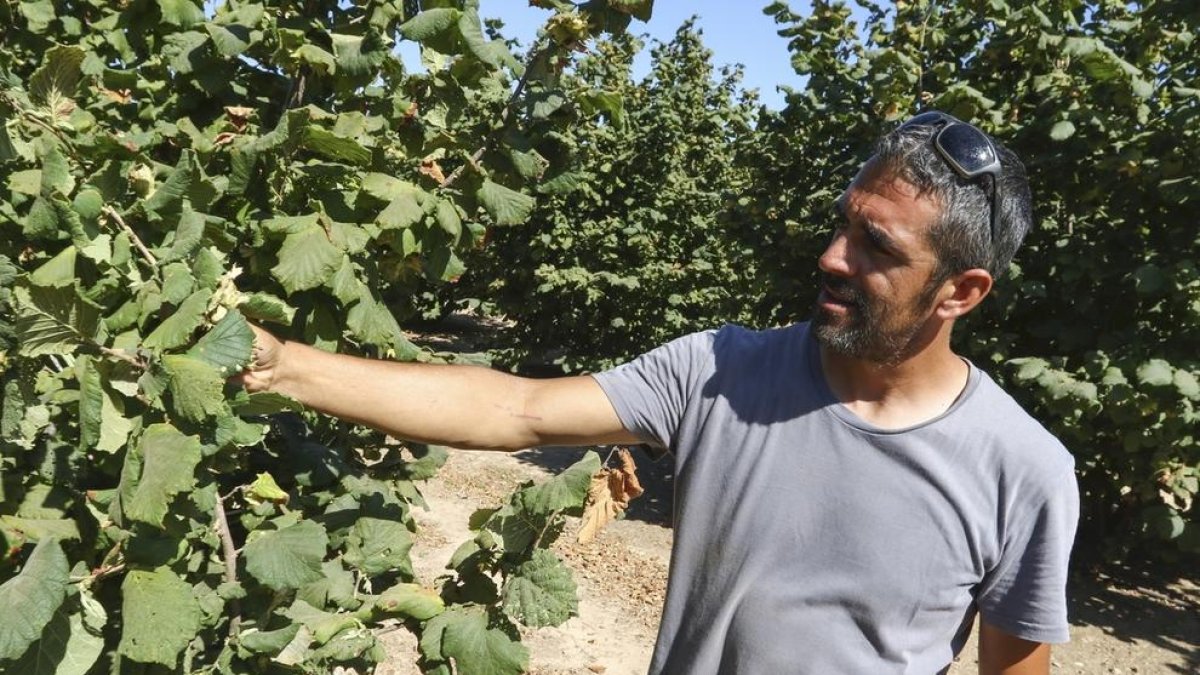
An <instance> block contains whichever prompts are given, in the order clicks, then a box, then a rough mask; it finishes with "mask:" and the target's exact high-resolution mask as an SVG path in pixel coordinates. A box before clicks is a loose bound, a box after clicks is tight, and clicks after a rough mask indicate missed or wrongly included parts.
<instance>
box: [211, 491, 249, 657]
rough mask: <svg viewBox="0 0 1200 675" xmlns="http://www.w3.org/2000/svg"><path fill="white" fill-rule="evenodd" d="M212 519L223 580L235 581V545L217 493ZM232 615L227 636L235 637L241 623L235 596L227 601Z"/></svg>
mask: <svg viewBox="0 0 1200 675" xmlns="http://www.w3.org/2000/svg"><path fill="white" fill-rule="evenodd" d="M213 520H214V521H215V525H216V528H217V537H219V538H220V539H221V548H222V550H223V551H224V555H223V556H222V557H223V558H224V561H225V581H226V582H228V583H234V584H236V583H237V580H238V578H237V547H235V546H234V545H233V534H232V533H231V532H230V531H229V520H228V519H227V518H226V517H225V504H224V503H223V502H222V499H221V495H217V505H216V507H215V508H214V509H213ZM229 608H230V609H231V610H233V611H232V614H233V616H231V617H230V619H229V637H237V634H238V630H239V629H240V628H241V624H242V602H241V601H240V600H238V599H237V598H234V599H232V600H230V601H229Z"/></svg>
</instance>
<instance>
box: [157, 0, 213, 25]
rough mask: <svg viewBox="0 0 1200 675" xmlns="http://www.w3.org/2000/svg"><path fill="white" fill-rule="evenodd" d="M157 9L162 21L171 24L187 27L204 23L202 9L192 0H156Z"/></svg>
mask: <svg viewBox="0 0 1200 675" xmlns="http://www.w3.org/2000/svg"><path fill="white" fill-rule="evenodd" d="M158 9H159V11H161V12H162V18H163V21H165V22H166V23H169V24H171V25H172V26H178V27H180V28H188V27H190V26H194V25H196V24H198V23H204V9H203V8H201V7H200V4H199V3H197V2H194V1H193V0H158Z"/></svg>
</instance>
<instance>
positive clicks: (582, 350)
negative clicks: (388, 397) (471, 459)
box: [462, 22, 754, 371]
mask: <svg viewBox="0 0 1200 675" xmlns="http://www.w3.org/2000/svg"><path fill="white" fill-rule="evenodd" d="M640 48H641V44H640V42H639V41H637V40H634V39H632V38H629V37H621V38H617V39H614V40H611V41H608V42H605V43H601V44H600V45H598V47H597V49H596V50H595V53H594V54H593V55H591V56H589V57H587V58H585V59H583V60H582V61H581V62H580V64H579V65H578V67H577V68H576V69H575V70H574V72H573V73H571V74H570V77H564V85H565V86H566V87H567V88H568V90H569V91H572V94H571V95H570V96H569V98H570V99H571V100H575V101H579V102H580V103H581V104H582V105H580V106H578V107H577V108H576V109H575V110H574V111H573V113H574V114H575V115H581V114H585V113H587V112H588V111H589V108H590V107H591V106H593V105H599V104H600V103H601V102H602V100H603V99H601V98H600V97H589V96H587V95H586V94H585V93H584V92H588V91H600V92H603V94H602V96H603V97H604V98H610V97H611V98H614V99H617V100H620V101H621V102H622V105H621V107H620V108H619V110H618V111H617V113H618V114H613V115H605V116H603V117H601V118H598V119H597V118H591V119H586V118H585V119H582V120H580V123H578V124H575V125H572V126H571V127H570V128H569V130H567V131H566V132H564V134H563V135H562V139H561V140H562V143H563V144H564V146H565V147H567V148H568V149H569V152H570V153H571V155H572V157H573V161H572V167H573V168H572V171H571V173H570V174H567V175H564V176H563V177H562V178H560V179H557V180H553V181H545V182H543V183H542V184H541V187H540V188H539V189H540V191H542V192H543V193H544V194H546V197H545V198H544V199H541V200H539V202H538V205H537V207H536V208H535V209H534V210H533V212H532V214H531V216H530V222H529V223H528V225H526V226H525V227H523V228H520V229H511V230H503V231H500V230H498V231H495V232H493V233H492V237H491V239H490V241H489V243H488V245H487V247H485V248H484V249H483V250H481V251H480V252H479V253H478V254H477V258H478V259H477V260H475V259H473V261H472V264H471V271H470V272H469V273H468V274H467V276H466V277H465V278H464V282H463V284H462V286H463V288H462V293H463V294H474V295H475V296H476V297H480V298H486V299H487V300H488V301H489V302H490V303H492V305H493V306H494V308H495V309H496V311H498V312H499V313H501V314H503V315H505V316H506V317H508V318H510V319H512V320H513V321H514V322H515V323H514V326H513V329H512V330H511V331H510V332H509V337H510V338H512V339H513V340H515V342H516V347H515V348H514V349H513V350H512V351H511V352H510V353H509V354H508V355H507V356H506V357H505V358H506V359H507V360H510V361H513V362H516V363H523V364H525V365H527V366H528V365H529V364H536V365H549V364H557V366H558V367H559V368H562V369H565V370H570V371H576V370H579V369H596V368H602V367H605V366H611V365H614V364H615V363H620V362H623V361H627V360H629V359H631V358H632V357H634V356H636V355H637V354H639V353H641V352H644V351H646V350H649V349H651V348H653V347H655V346H657V345H658V344H661V343H663V342H665V341H667V340H670V339H672V338H675V337H678V336H680V335H682V334H684V333H687V332H691V331H695V330H701V329H705V328H712V327H715V326H718V325H720V324H722V323H725V322H729V321H737V320H739V319H743V318H745V316H746V315H745V312H744V308H743V303H744V302H745V296H746V291H747V286H746V284H745V280H746V279H748V278H749V273H750V271H751V270H752V265H753V258H752V256H751V255H750V252H749V251H748V250H746V249H745V248H744V247H741V246H739V245H738V243H737V241H736V240H735V238H734V237H732V236H731V232H730V228H731V227H732V224H730V223H727V222H724V221H721V220H719V214H720V213H721V211H722V209H723V208H724V205H725V203H726V201H727V200H728V199H729V194H730V192H731V191H732V190H734V189H735V187H736V185H737V184H738V182H739V179H740V178H741V176H744V174H745V171H744V169H739V168H738V167H736V166H735V165H734V163H733V152H734V147H735V146H734V141H735V140H737V139H739V138H744V137H746V136H747V135H748V134H749V132H750V131H751V127H750V120H751V117H752V112H753V110H754V107H753V98H752V96H751V95H746V94H739V90H738V85H739V81H740V72H738V71H737V70H733V69H725V70H723V71H721V72H714V68H713V66H712V52H711V51H709V50H708V49H706V48H705V47H704V46H703V44H702V43H701V38H700V34H699V31H698V30H697V29H696V27H695V26H694V25H693V24H692V23H691V22H688V23H685V24H684V25H683V26H682V27H680V29H679V30H678V32H677V33H676V35H675V37H674V39H673V40H671V41H670V42H669V43H666V44H662V45H659V46H657V47H656V48H654V49H653V50H652V60H651V66H650V73H649V75H648V76H647V77H646V78H645V79H644V80H642V81H640V82H636V81H634V79H633V78H632V76H631V72H630V69H631V63H632V60H633V57H634V55H635V54H636V53H637V52H638V51H639V50H640ZM593 101H594V102H593ZM568 181H569V182H568Z"/></svg>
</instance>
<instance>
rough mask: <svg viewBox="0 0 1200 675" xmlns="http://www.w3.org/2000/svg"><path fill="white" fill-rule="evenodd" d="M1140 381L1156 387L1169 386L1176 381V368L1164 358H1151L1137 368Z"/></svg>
mask: <svg viewBox="0 0 1200 675" xmlns="http://www.w3.org/2000/svg"><path fill="white" fill-rule="evenodd" d="M1137 379H1138V382H1141V383H1142V384H1148V385H1151V386H1155V387H1168V386H1170V385H1171V384H1172V383H1173V382H1174V381H1175V369H1174V368H1172V367H1171V364H1169V363H1167V362H1166V361H1164V360H1162V359H1150V360H1149V361H1147V362H1146V363H1143V364H1142V365H1141V366H1139V367H1138V369H1137Z"/></svg>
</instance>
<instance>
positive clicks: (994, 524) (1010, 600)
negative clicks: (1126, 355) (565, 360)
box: [595, 324, 1079, 675]
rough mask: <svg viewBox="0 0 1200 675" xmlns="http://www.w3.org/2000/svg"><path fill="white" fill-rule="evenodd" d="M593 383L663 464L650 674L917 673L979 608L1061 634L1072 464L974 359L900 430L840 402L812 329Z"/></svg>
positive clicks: (1035, 631) (995, 618) (682, 356)
mask: <svg viewBox="0 0 1200 675" xmlns="http://www.w3.org/2000/svg"><path fill="white" fill-rule="evenodd" d="M595 378H596V380H597V382H599V383H600V386H601V387H602V388H603V390H604V391H605V393H606V394H607V395H608V397H609V399H610V400H611V401H612V403H613V406H614V407H615V408H616V411H617V414H618V415H619V416H620V419H621V422H622V423H623V424H624V425H625V427H626V428H627V429H629V430H630V431H633V432H634V433H636V434H637V435H638V436H639V437H641V438H643V439H644V440H646V441H647V442H650V443H653V444H656V445H661V446H662V447H665V448H667V449H669V450H670V451H671V452H672V453H673V455H674V458H675V513H674V516H675V517H674V523H675V545H674V550H673V551H672V555H671V571H670V578H669V579H670V580H669V583H668V589H667V599H666V605H665V607H664V611H663V618H662V625H661V627H660V629H659V634H658V644H657V646H656V647H655V651H654V659H653V661H652V663H651V666H650V672H651V673H680V674H686V675H703V674H705V673H718V672H719V673H752V674H756V673H820V674H826V673H872V674H878V673H920V674H922V675H928V674H930V673H937V672H939V671H942V670H944V669H946V668H947V666H948V665H949V663H950V662H951V660H952V659H953V657H954V655H955V654H956V653H957V652H958V651H959V650H960V649H961V648H962V645H963V643H964V642H965V641H966V639H967V636H968V633H969V631H970V627H971V624H972V622H973V621H974V618H975V614H976V613H977V612H981V613H982V615H983V617H984V619H985V620H986V621H988V622H989V623H991V624H993V625H995V626H997V627H998V628H1000V629H1002V630H1004V631H1006V632H1009V633H1012V634H1014V635H1017V636H1019V637H1022V638H1025V639H1027V640H1034V641H1039V642H1065V641H1067V639H1068V635H1067V611H1066V591H1065V586H1066V575H1067V559H1068V556H1069V554H1070V549H1071V543H1072V540H1073V538H1074V534H1075V524H1076V520H1077V518H1078V509H1079V496H1078V489H1077V486H1076V483H1075V478H1074V472H1073V469H1074V461H1073V459H1072V458H1071V455H1070V454H1068V453H1067V451H1066V449H1065V448H1063V446H1062V445H1061V444H1060V443H1059V442H1058V441H1057V440H1056V439H1055V438H1054V437H1052V436H1051V435H1050V434H1049V433H1048V432H1047V431H1046V430H1045V429H1043V428H1042V427H1041V426H1040V425H1039V424H1038V423H1037V422H1036V421H1034V420H1033V419H1032V418H1030V417H1029V415H1028V414H1026V413H1025V412H1024V411H1023V410H1022V409H1021V408H1020V407H1019V406H1018V405H1017V404H1016V402H1014V401H1013V400H1012V398H1010V397H1009V396H1008V395H1007V394H1005V393H1004V392H1003V391H1002V390H1001V389H1000V388H999V387H998V386H997V385H996V384H995V383H994V382H993V381H992V380H991V379H990V378H988V377H987V376H986V375H985V374H983V373H982V372H980V371H979V370H978V369H976V368H975V367H974V366H972V367H971V375H970V379H969V382H968V385H967V387H966V389H965V390H964V391H963V393H962V395H961V396H960V397H959V399H958V400H957V401H956V402H955V403H954V404H953V405H952V406H951V408H950V409H949V410H947V411H946V412H945V413H944V414H942V415H940V416H939V417H937V418H935V419H933V420H930V421H928V422H925V423H923V424H919V425H917V426H914V427H910V428H907V429H901V430H885V429H881V428H878V427H875V426H872V425H871V424H868V423H866V422H865V421H863V420H862V419H860V418H858V417H857V416H856V415H855V414H854V413H852V412H850V411H849V409H847V408H846V407H845V406H843V405H841V404H840V403H839V402H838V401H837V399H836V398H835V397H834V396H833V394H832V392H831V391H830V389H829V387H828V385H827V384H826V382H825V378H824V375H823V373H822V371H821V366H820V359H819V352H818V348H817V345H816V341H815V339H813V338H812V337H811V336H810V334H809V330H808V325H807V324H797V325H794V326H790V327H787V328H781V329H775V330H768V331H761V332H756V331H750V330H746V329H743V328H738V327H726V328H723V329H721V330H719V331H709V332H705V333H696V334H694V335H689V336H687V337H683V338H680V339H678V340H676V341H674V342H671V343H670V344H667V345H665V346H663V347H660V348H658V349H656V350H654V351H652V352H649V353H647V354H645V355H643V356H641V357H639V358H638V359H636V360H634V361H633V362H631V363H628V364H626V365H624V366H621V367H619V368H616V369H614V370H610V371H607V372H603V373H599V374H597V375H596V376H595Z"/></svg>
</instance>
